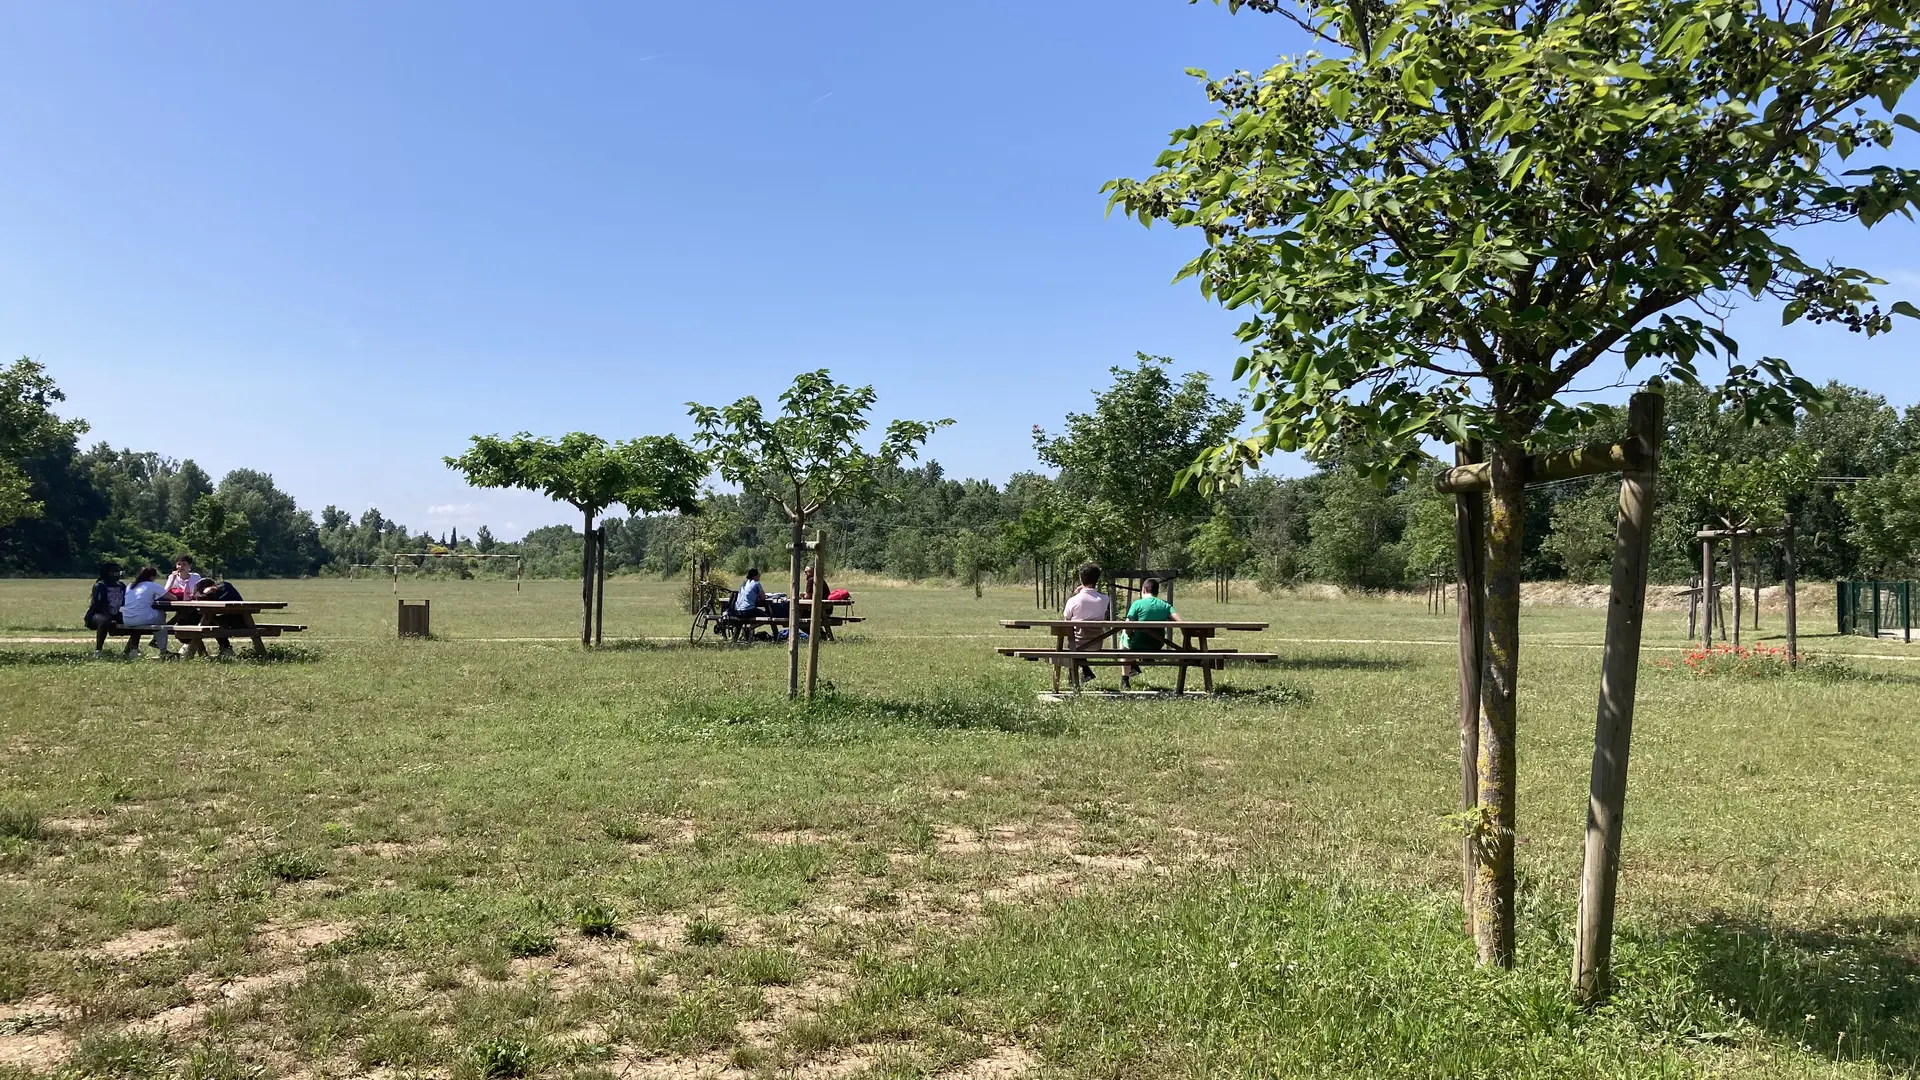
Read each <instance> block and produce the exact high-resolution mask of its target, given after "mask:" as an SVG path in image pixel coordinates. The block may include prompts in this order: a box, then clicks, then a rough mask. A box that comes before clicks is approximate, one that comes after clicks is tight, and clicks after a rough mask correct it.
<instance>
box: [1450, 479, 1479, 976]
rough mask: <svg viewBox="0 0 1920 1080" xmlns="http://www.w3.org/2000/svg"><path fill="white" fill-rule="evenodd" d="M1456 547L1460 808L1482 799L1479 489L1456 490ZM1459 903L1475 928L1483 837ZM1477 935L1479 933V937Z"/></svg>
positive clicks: (1474, 848) (1468, 843) (1466, 870)
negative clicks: (1458, 624)
mask: <svg viewBox="0 0 1920 1080" xmlns="http://www.w3.org/2000/svg"><path fill="white" fill-rule="evenodd" d="M1479 458H1480V447H1479V445H1478V444H1477V443H1476V444H1474V445H1473V446H1471V447H1458V448H1456V450H1455V458H1454V460H1455V461H1456V462H1457V463H1458V464H1461V465H1468V464H1472V463H1473V462H1475V461H1478V460H1479ZM1453 499H1454V504H1453V506H1454V509H1453V523H1454V538H1453V540H1454V548H1455V553H1456V557H1457V559H1458V563H1459V572H1458V574H1457V577H1458V579H1459V582H1460V585H1459V589H1460V602H1459V604H1457V605H1456V610H1457V611H1458V613H1459V616H1460V808H1461V809H1462V810H1463V811H1468V812H1471V811H1472V810H1473V809H1474V808H1475V807H1476V806H1478V805H1480V702H1481V698H1482V691H1481V687H1480V677H1481V675H1483V674H1484V673H1485V670H1486V664H1485V660H1484V658H1483V656H1482V655H1481V654H1482V653H1483V652H1485V651H1486V640H1487V625H1486V622H1487V620H1486V600H1487V592H1486V569H1487V497H1486V496H1485V495H1482V494H1481V493H1479V492H1477V491H1473V492H1463V493H1461V494H1458V495H1455V496H1454V497H1453ZM1460 862H1461V869H1462V871H1463V873H1462V879H1463V880H1462V881H1461V904H1462V907H1463V910H1464V915H1465V918H1466V926H1467V933H1468V934H1469V935H1471V934H1473V932H1474V930H1473V926H1474V900H1473V894H1474V886H1475V885H1476V884H1477V883H1478V881H1479V877H1480V842H1479V838H1478V837H1476V836H1473V835H1472V834H1468V835H1467V836H1466V837H1465V838H1464V839H1463V841H1462V844H1461V852H1460ZM1476 940H1477V938H1476Z"/></svg>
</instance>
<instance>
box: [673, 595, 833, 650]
mask: <svg viewBox="0 0 1920 1080" xmlns="http://www.w3.org/2000/svg"><path fill="white" fill-rule="evenodd" d="M739 596H740V592H739V590H738V589H723V588H719V587H718V586H715V587H712V588H709V589H707V590H705V591H704V592H703V594H702V596H701V600H700V605H699V607H700V610H699V611H697V612H695V613H694V616H693V626H692V628H691V629H690V630H688V632H687V640H689V641H699V640H700V639H701V638H704V637H706V636H707V630H708V628H710V627H711V628H712V629H713V630H714V632H716V633H718V634H719V635H720V636H721V637H722V638H724V639H726V640H728V641H750V640H752V638H753V635H754V633H755V631H758V630H763V629H764V630H775V631H778V630H784V629H786V628H787V619H786V616H784V615H775V614H773V611H772V609H771V608H765V607H761V608H754V609H753V610H752V611H740V610H737V609H736V608H735V607H734V606H733V604H734V601H735V600H737V599H739ZM793 603H795V604H798V605H800V631H801V633H805V634H811V633H813V601H812V600H810V599H807V598H805V597H802V598H801V599H799V600H795V601H793ZM820 603H821V605H822V606H824V607H825V608H826V609H827V611H826V614H825V616H824V617H823V618H822V619H821V633H822V637H821V640H823V641H832V640H833V628H834V627H836V626H845V625H847V624H848V623H858V622H865V621H866V616H864V615H855V614H853V601H852V600H851V599H848V600H822V601H820Z"/></svg>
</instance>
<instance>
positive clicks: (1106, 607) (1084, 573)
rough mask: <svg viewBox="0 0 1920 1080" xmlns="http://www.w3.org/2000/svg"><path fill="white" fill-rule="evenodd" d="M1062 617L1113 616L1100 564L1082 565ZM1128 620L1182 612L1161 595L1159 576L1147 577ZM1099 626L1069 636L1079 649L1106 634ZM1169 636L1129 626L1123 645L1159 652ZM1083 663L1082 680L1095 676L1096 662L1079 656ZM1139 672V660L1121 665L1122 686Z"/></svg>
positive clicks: (1173, 618)
mask: <svg viewBox="0 0 1920 1080" xmlns="http://www.w3.org/2000/svg"><path fill="white" fill-rule="evenodd" d="M1060 615H1061V617H1062V618H1065V619H1067V620H1070V621H1072V622H1108V621H1116V620H1114V619H1113V597H1111V596H1108V595H1107V594H1106V593H1103V592H1101V591H1100V567H1098V566H1096V565H1094V564H1093V563H1085V564H1083V565H1082V566H1081V567H1080V587H1079V588H1077V589H1075V590H1074V591H1073V595H1072V596H1069V597H1067V605H1066V610H1064V611H1062V612H1061V613H1060ZM1125 621H1126V622H1179V621H1180V613H1179V612H1177V611H1175V610H1173V605H1172V604H1169V603H1167V602H1166V601H1165V600H1162V599H1160V579H1159V578H1148V579H1147V580H1145V581H1143V582H1141V583H1140V598H1139V599H1137V600H1135V601H1134V602H1133V603H1131V604H1129V605H1127V615H1126V619H1125ZM1104 636H1105V635H1103V634H1102V633H1100V632H1099V631H1098V630H1097V629H1088V630H1080V631H1075V632H1074V633H1073V635H1072V636H1071V638H1070V640H1071V642H1072V646H1073V647H1074V648H1076V649H1084V648H1086V647H1087V646H1089V645H1092V644H1094V643H1095V642H1098V641H1099V640H1101V638H1102V637H1104ZM1166 646H1167V638H1166V635H1165V634H1164V633H1162V632H1161V631H1159V630H1128V631H1126V632H1125V634H1124V635H1123V640H1122V642H1121V647H1122V648H1123V649H1125V650H1127V651H1128V652H1159V651H1160V650H1161V649H1164V648H1166ZM1075 663H1076V664H1078V665H1079V666H1080V678H1081V679H1082V680H1086V679H1091V678H1093V665H1091V664H1089V663H1087V662H1086V661H1084V660H1076V661H1075ZM1138 674H1140V665H1139V664H1123V665H1121V667H1120V688H1121V689H1122V690H1126V689H1130V688H1131V687H1132V685H1133V677H1134V676H1135V675H1138Z"/></svg>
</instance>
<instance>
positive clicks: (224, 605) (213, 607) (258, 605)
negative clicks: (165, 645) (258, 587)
mask: <svg viewBox="0 0 1920 1080" xmlns="http://www.w3.org/2000/svg"><path fill="white" fill-rule="evenodd" d="M288 603H289V601H286V600H155V601H154V602H153V606H154V607H157V608H164V609H166V610H169V611H178V610H183V609H184V610H191V611H235V612H252V611H278V610H280V609H281V608H283V607H286V606H287V604H288Z"/></svg>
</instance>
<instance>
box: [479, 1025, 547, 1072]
mask: <svg viewBox="0 0 1920 1080" xmlns="http://www.w3.org/2000/svg"><path fill="white" fill-rule="evenodd" d="M467 1057H468V1060H469V1062H471V1064H472V1066H473V1072H474V1075H476V1076H477V1077H479V1078H480V1080H515V1078H517V1077H522V1076H528V1075H531V1074H532V1073H533V1070H534V1067H535V1065H536V1060H535V1054H534V1050H533V1047H532V1046H531V1045H529V1044H528V1043H527V1042H526V1041H525V1040H522V1039H515V1038H510V1037H508V1036H504V1035H501V1036H495V1037H494V1038H491V1039H488V1040H487V1041H486V1042H483V1043H481V1044H480V1045H478V1046H476V1047H474V1048H473V1050H472V1051H471V1052H469V1053H468V1055H467Z"/></svg>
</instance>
